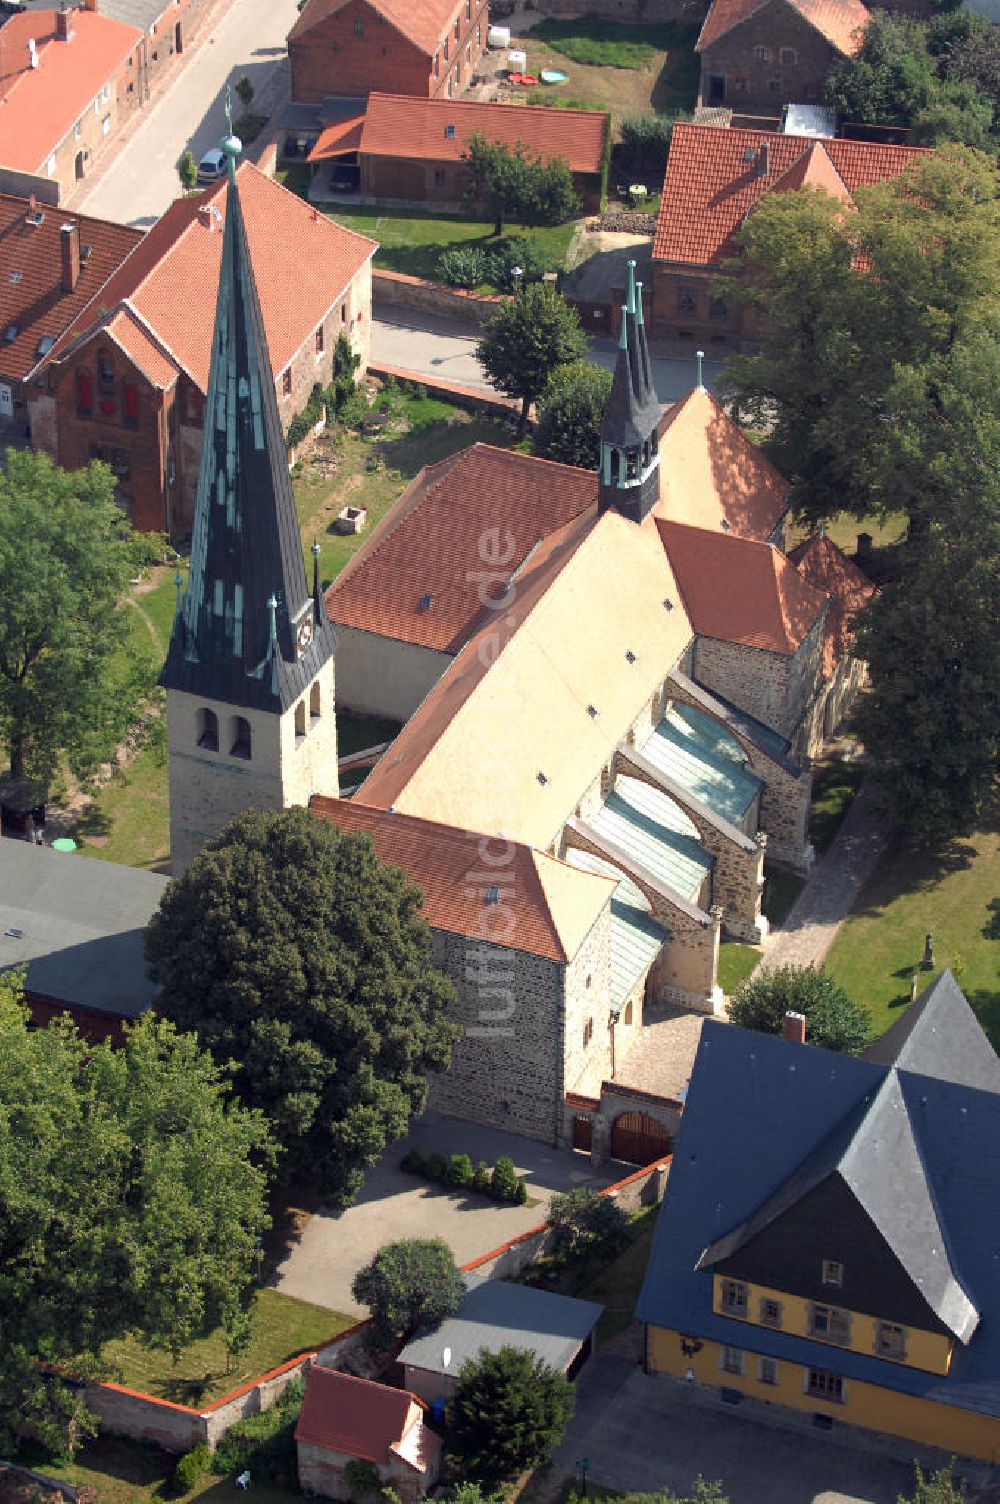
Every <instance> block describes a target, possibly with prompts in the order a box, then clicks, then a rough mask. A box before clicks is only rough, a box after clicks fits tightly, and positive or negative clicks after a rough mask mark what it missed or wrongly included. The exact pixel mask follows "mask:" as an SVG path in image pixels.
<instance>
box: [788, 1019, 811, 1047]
mask: <svg viewBox="0 0 1000 1504" xmlns="http://www.w3.org/2000/svg"><path fill="white" fill-rule="evenodd" d="M785 1038H786V1039H787V1040H789V1041H790V1042H791V1043H792V1044H805V1042H806V1016H805V1014H804V1013H786V1014H785Z"/></svg>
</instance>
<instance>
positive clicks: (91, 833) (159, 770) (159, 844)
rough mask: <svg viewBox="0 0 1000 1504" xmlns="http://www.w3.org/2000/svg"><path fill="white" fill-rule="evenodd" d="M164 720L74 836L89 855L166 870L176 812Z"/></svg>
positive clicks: (96, 801) (85, 816)
mask: <svg viewBox="0 0 1000 1504" xmlns="http://www.w3.org/2000/svg"><path fill="white" fill-rule="evenodd" d="M163 738H164V726H163V721H162V719H161V720H160V721H159V724H158V725H157V726H155V727H154V729H153V731H152V735H151V738H150V741H149V742H148V744H147V745H146V746H144V747H143V749H142V751H141V752H140V753H139V755H138V756H137V757H136V758H135V759H134V760H133V761H132V762H131V763H130V764H129V766H128V767H127V768H125V769H124V770H123V771H122V772H120V773H116V774H115V775H114V777H113V778H112V779H111V782H110V783H107V784H105V785H104V787H103V788H102V789H101V791H100V793H99V794H98V795H97V797H96V799H94V801H93V803H91V804H90V805H89V806H88V808H87V810H86V812H85V813H84V814H83V816H82V817H81V818H80V819H79V820H78V821H77V823H76V825H75V826H74V827H73V830H72V832H71V833H72V835H73V838H74V839H75V840H76V842H77V843H78V845H79V847H80V850H81V851H82V852H83V853H84V855H85V856H97V857H102V858H103V859H104V861H106V862H124V864H125V865H126V866H127V867H145V868H147V869H149V870H152V871H158V872H162V871H164V870H165V865H166V861H167V858H168V857H169V855H170V811H169V807H168V802H167V761H166V748H165V746H164V740H163Z"/></svg>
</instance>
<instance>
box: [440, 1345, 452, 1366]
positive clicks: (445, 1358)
mask: <svg viewBox="0 0 1000 1504" xmlns="http://www.w3.org/2000/svg"><path fill="white" fill-rule="evenodd" d="M441 1362H442V1363H443V1364H444V1366H445V1368H447V1367H448V1365H449V1364H450V1362H451V1348H450V1347H446V1348H445V1350H444V1352H443V1353H442V1354H441Z"/></svg>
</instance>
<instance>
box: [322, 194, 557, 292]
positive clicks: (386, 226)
mask: <svg viewBox="0 0 1000 1504" xmlns="http://www.w3.org/2000/svg"><path fill="white" fill-rule="evenodd" d="M330 217H331V219H335V220H337V221H338V222H339V223H340V224H343V225H346V227H347V228H348V229H349V230H357V231H358V233H359V234H361V235H369V236H371V238H372V239H373V240H377V241H378V242H379V249H378V252H377V253H376V256H375V265H376V267H379V266H381V267H384V268H385V269H386V270H387V271H391V272H405V274H406V275H407V276H409V277H423V278H425V279H427V280H429V281H431V282H434V281H437V280H438V272H437V263H438V257H439V256H440V255H441V252H442V251H446V250H448V249H449V248H450V247H452V246H456V245H478V246H481V247H482V249H483V250H486V251H492V250H495V249H496V246H497V244H498V241H497V238H496V237H495V236H494V235H493V224H492V221H486V220H481V219H470V218H469V217H468V215H461V214H437V215H436V214H434V213H432V212H431V211H427V212H426V213H422V212H421V211H420V210H419V209H417V208H413V207H409V206H407V207H402V208H399V207H397V208H390V207H385V208H382V209H379V208H378V207H377V205H370V204H338V205H337V208H336V211H335V212H333V213H332V214H331V216H330ZM574 229H575V222H574V221H571V222H570V223H569V224H565V225H541V226H535V227H533V228H525V227H520V226H516V225H508V226H507V228H506V229H505V231H504V235H503V237H501V238H509V237H511V236H515V235H516V236H522V235H523V236H525V237H527V239H529V240H533V241H535V242H536V244H538V245H539V246H540V247H541V248H542V250H544V251H545V253H546V255H547V256H548V258H549V260H550V262H551V264H552V266H553V268H557V267H560V266H562V265H563V263H564V262H565V260H566V252H567V251H568V249H569V243H570V241H571V240H572V238H573V231H574Z"/></svg>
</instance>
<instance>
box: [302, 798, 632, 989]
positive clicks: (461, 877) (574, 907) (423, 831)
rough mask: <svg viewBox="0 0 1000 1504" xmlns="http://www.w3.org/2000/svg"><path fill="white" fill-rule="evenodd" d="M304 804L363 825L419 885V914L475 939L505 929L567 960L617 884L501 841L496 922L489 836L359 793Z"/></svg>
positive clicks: (501, 939) (502, 936) (335, 820)
mask: <svg viewBox="0 0 1000 1504" xmlns="http://www.w3.org/2000/svg"><path fill="white" fill-rule="evenodd" d="M364 793H365V789H362V795H364ZM310 808H311V810H312V811H313V813H314V814H315V815H316V816H317V817H318V818H320V819H323V820H329V821H330V822H331V824H333V825H336V827H337V829H338V830H341V831H343V832H344V833H345V834H354V833H356V832H359V831H363V832H365V833H366V834H368V835H369V836H371V839H372V842H373V844H374V846H375V850H376V851H377V853H378V855H379V857H380V858H381V859H382V861H384V862H391V863H392V864H393V866H396V867H401V868H402V869H403V871H404V872H405V873H406V874H407V876H408V877H409V878H410V880H411V881H412V882H414V883H416V884H417V885H418V886H419V887H420V889H421V891H422V893H423V895H424V902H423V913H424V916H425V918H426V919H427V922H428V923H429V924H432V925H433V926H434V928H435V929H440V930H447V931H449V932H450V933H452V934H457V935H468V936H470V937H472V938H474V939H477V940H483V939H492V938H493V936H494V935H495V936H496V940H495V943H496V944H498V945H503V944H504V943H505V940H506V937H507V935H508V933H510V935H511V937H512V943H514V944H515V945H516V948H517V949H518V950H523V951H527V952H528V953H529V954H532V955H537V956H543V957H544V958H545V959H547V960H550V961H568V960H570V959H572V957H573V956H574V955H575V954H576V952H577V951H578V950H579V948H580V945H581V944H582V942H583V941H584V939H585V938H586V936H587V935H588V934H589V933H590V931H591V929H592V928H593V926H594V925H595V924H596V922H597V920H598V918H599V917H600V915H601V913H602V912H603V910H604V908H605V907H606V905H607V904H608V903H609V901H610V899H611V896H612V894H613V893H614V891H615V890H614V886H613V884H612V883H611V882H610V881H608V879H607V878H605V877H599V876H595V875H593V874H592V873H589V872H578V871H576V870H575V869H574V868H573V867H571V866H569V865H568V864H567V863H565V862H560V861H558V860H557V859H556V858H555V857H552V856H549V855H547V854H546V853H545V852H541V851H533V850H532V849H531V847H529V846H526V845H524V844H523V843H514V842H509V843H499V844H503V849H504V851H505V853H506V854H507V855H508V856H509V860H507V861H505V863H504V865H503V868H502V869H501V870H500V872H499V873H498V875H497V879H496V882H497V888H498V893H497V901H498V904H502V908H500V909H498V911H497V923H496V924H495V925H494V923H493V921H492V918H491V912H490V909H491V906H490V905H489V904H488V903H487V895H488V890H489V888H490V886H491V885H492V884H491V881H490V879H489V878H486V877H484V876H483V873H484V870H490V869H486V868H485V864H484V860H483V858H482V856H481V855H480V852H481V850H485V851H486V852H487V854H489V853H491V852H492V851H494V850H495V844H494V842H493V841H492V840H491V837H490V836H488V835H483V834H482V833H481V832H478V831H468V830H459V829H456V828H455V827H454V826H451V825H442V824H440V823H438V822H437V821H435V820H424V819H419V818H417V817H414V816H412V815H407V814H403V813H393V814H389V813H388V812H387V811H386V810H383V809H377V808H375V807H373V806H371V805H367V804H363V803H360V802H359V800H358V798H354V799H350V800H346V799H332V798H328V797H327V796H326V795H321V794H316V795H314V796H313V798H312V800H311V802H310ZM483 843H485V845H483ZM511 921H513V928H511Z"/></svg>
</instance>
